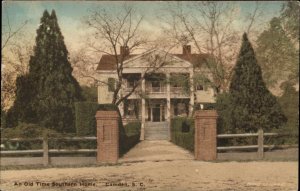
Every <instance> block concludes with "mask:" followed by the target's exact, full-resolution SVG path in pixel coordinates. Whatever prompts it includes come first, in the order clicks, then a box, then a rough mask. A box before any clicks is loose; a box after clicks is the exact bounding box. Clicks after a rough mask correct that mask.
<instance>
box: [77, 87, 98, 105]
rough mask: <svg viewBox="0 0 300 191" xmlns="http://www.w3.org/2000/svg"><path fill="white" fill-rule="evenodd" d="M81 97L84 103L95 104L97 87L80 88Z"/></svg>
mask: <svg viewBox="0 0 300 191" xmlns="http://www.w3.org/2000/svg"><path fill="white" fill-rule="evenodd" d="M81 90H82V96H83V98H84V100H85V101H90V102H97V100H98V92H97V87H94V86H92V87H89V86H81Z"/></svg>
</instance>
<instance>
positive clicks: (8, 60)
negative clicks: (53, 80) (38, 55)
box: [1, 2, 32, 110]
mask: <svg viewBox="0 0 300 191" xmlns="http://www.w3.org/2000/svg"><path fill="white" fill-rule="evenodd" d="M6 6H7V5H6V3H5V2H4V6H3V12H4V14H5V16H4V17H3V20H2V21H3V23H2V32H1V35H2V45H1V52H2V57H1V62H2V64H1V108H2V109H4V110H7V109H8V108H9V107H10V106H11V103H12V101H13V100H14V97H15V88H16V87H15V80H16V77H17V76H18V75H24V74H26V73H27V71H28V61H29V57H30V54H31V51H32V45H31V44H32V43H30V42H29V40H25V39H26V38H25V36H24V34H23V29H24V27H25V25H26V24H27V23H28V21H27V20H25V21H24V22H23V23H21V24H20V25H19V26H17V27H13V26H12V25H11V23H10V19H9V16H8V13H7V10H6Z"/></svg>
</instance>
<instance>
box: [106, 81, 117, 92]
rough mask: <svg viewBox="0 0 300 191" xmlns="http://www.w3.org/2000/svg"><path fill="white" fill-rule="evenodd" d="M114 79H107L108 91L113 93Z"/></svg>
mask: <svg viewBox="0 0 300 191" xmlns="http://www.w3.org/2000/svg"><path fill="white" fill-rule="evenodd" d="M115 83H116V81H115V79H114V78H108V91H109V92H113V91H115Z"/></svg>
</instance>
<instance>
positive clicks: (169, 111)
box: [166, 73, 171, 140]
mask: <svg viewBox="0 0 300 191" xmlns="http://www.w3.org/2000/svg"><path fill="white" fill-rule="evenodd" d="M166 77H167V82H168V83H167V122H168V128H169V140H171V87H170V82H169V79H170V73H166Z"/></svg>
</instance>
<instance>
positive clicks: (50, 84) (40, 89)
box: [14, 10, 82, 132]
mask: <svg viewBox="0 0 300 191" xmlns="http://www.w3.org/2000/svg"><path fill="white" fill-rule="evenodd" d="M27 78H28V80H26V82H27V83H26V84H25V83H23V84H22V83H20V85H21V86H22V85H26V86H27V87H28V89H27V91H24V92H22V93H20V95H21V94H23V98H24V97H26V98H28V99H27V100H26V101H27V103H26V104H28V107H26V108H20V107H18V106H17V105H18V104H25V103H24V101H23V100H24V99H23V100H22V97H20V96H18V94H17V98H16V101H15V104H14V107H18V111H17V113H18V115H17V116H18V117H19V116H21V114H22V113H28V112H32V113H34V114H35V118H34V119H31V120H28V118H21V119H20V120H21V121H23V122H35V123H38V124H40V125H42V126H44V127H47V128H51V129H54V130H57V131H59V132H73V131H75V128H74V121H75V120H74V117H75V113H74V110H75V109H74V102H75V101H79V100H82V95H81V89H80V86H79V84H78V82H77V81H76V79H75V78H74V77H73V76H72V67H71V64H70V62H69V60H68V51H67V48H66V46H65V43H64V38H63V36H62V34H61V31H60V28H59V26H58V22H57V17H56V14H55V11H54V10H53V11H52V13H51V15H49V13H48V11H47V10H45V12H44V14H43V17H42V18H41V23H40V26H39V28H38V30H37V37H36V45H35V47H34V54H33V56H31V58H30V61H29V74H28V77H27ZM23 82H25V81H24V80H23ZM18 89H19V90H20V89H22V87H18V86H17V91H19V90H18ZM23 89H24V88H23ZM24 94H25V95H24Z"/></svg>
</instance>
